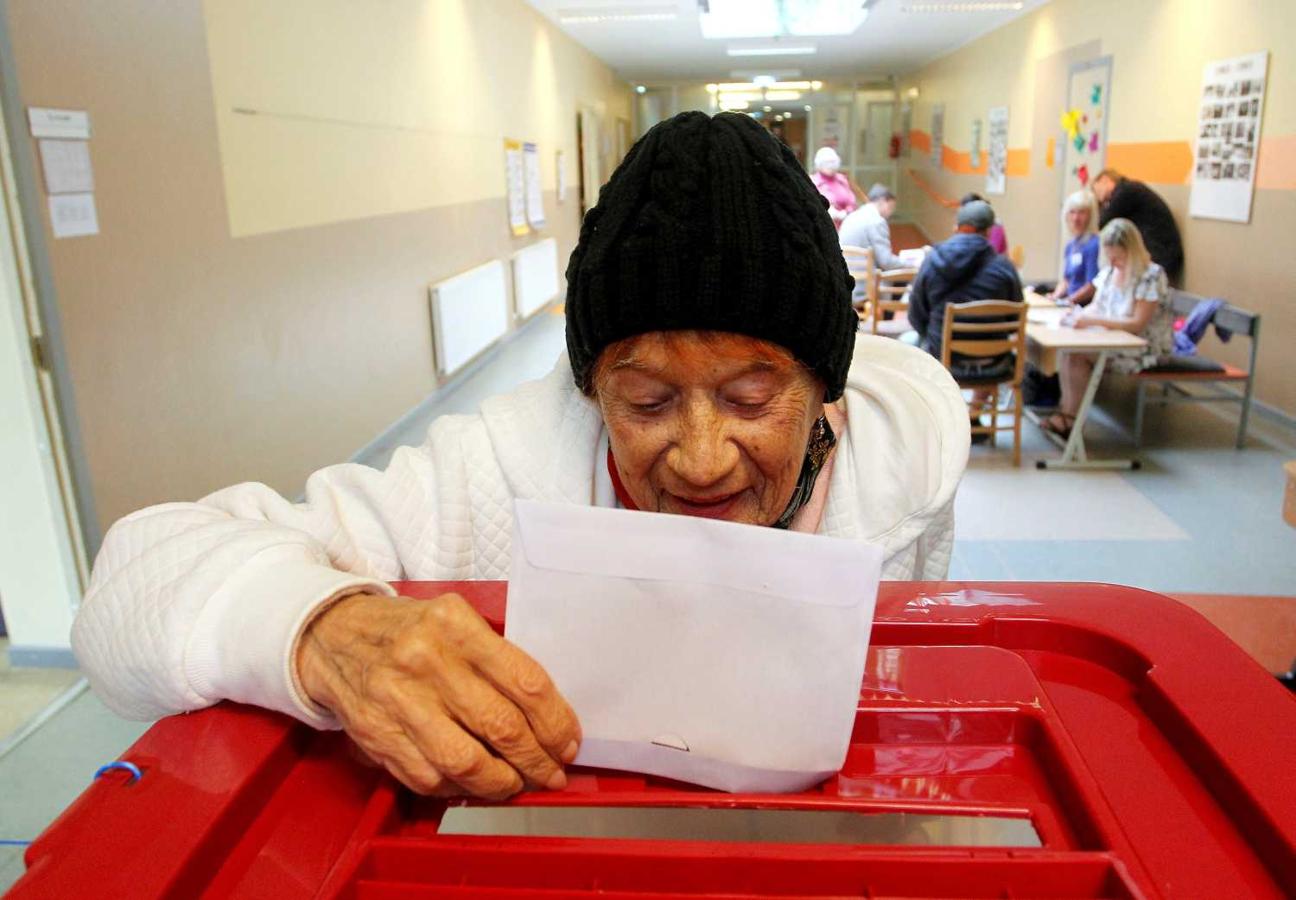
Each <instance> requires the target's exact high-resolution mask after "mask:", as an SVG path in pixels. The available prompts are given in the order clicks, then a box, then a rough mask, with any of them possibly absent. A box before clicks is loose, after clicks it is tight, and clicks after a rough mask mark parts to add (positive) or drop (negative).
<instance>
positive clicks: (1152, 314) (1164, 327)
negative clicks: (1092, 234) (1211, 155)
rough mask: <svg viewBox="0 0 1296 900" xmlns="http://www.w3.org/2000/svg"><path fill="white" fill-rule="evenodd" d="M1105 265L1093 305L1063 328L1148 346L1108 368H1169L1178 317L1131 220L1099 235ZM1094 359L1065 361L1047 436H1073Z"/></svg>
mask: <svg viewBox="0 0 1296 900" xmlns="http://www.w3.org/2000/svg"><path fill="white" fill-rule="evenodd" d="M1098 240H1099V243H1100V244H1101V245H1102V253H1103V256H1104V258H1105V262H1106V264H1105V265H1104V267H1103V269H1102V271H1100V272H1099V273H1098V276H1097V277H1096V278H1094V280H1093V288H1094V297H1093V301H1092V302H1091V303H1090V304H1089V305H1088V306H1086V307H1083V308H1080V307H1076V308H1074V309H1072V311H1071V312H1069V313H1068V314H1067V315H1066V316H1065V317H1064V318H1063V320H1062V321H1063V324H1064V325H1070V326H1071V327H1072V328H1115V329H1119V330H1121V331H1128V332H1130V333H1131V334H1137V335H1141V336H1142V337H1144V338H1146V339H1147V342H1148V345H1147V348H1146V349H1145V350H1143V352H1141V353H1140V354H1138V355H1137V356H1130V355H1123V354H1122V355H1114V356H1112V357H1111V359H1110V360H1109V362H1108V365H1109V366H1110V367H1111V368H1112V369H1113V370H1115V371H1117V372H1124V373H1125V374H1130V375H1132V374H1134V373H1135V372H1140V371H1142V370H1143V369H1145V368H1147V367H1149V366H1155V365H1161V364H1163V363H1165V362H1166V361H1167V360H1168V359H1169V357H1170V355H1171V353H1172V352H1173V349H1174V315H1173V313H1172V311H1171V308H1170V287H1169V284H1168V282H1167V280H1166V273H1165V270H1164V269H1162V268H1161V267H1160V266H1158V265H1157V264H1156V263H1154V262H1152V257H1151V256H1150V255H1149V254H1148V250H1147V247H1146V246H1144V244H1143V237H1142V235H1140V234H1139V230H1138V228H1137V227H1136V226H1135V225H1134V223H1133V222H1131V221H1130V220H1129V219H1112V220H1111V221H1110V222H1108V223H1107V225H1106V226H1105V227H1104V228H1103V230H1102V233H1101V234H1099V235H1098ZM1094 359H1095V357H1094V356H1093V355H1092V354H1089V353H1067V354H1065V355H1064V357H1063V359H1062V371H1061V376H1062V403H1061V404H1060V405H1059V407H1058V411H1057V412H1056V413H1054V414H1053V415H1052V416H1050V417H1049V418H1048V419H1046V420H1044V422H1043V423H1042V425H1043V427H1044V429H1045V430H1046V431H1051V432H1053V433H1054V434H1056V435H1058V436H1059V437H1062V438H1068V437H1070V436H1071V427H1072V426H1073V425H1074V424H1075V417H1076V412H1077V411H1078V410H1079V408H1080V398H1081V397H1082V396H1084V390H1085V385H1087V384H1088V383H1089V376H1090V375H1091V374H1092V373H1093V367H1094Z"/></svg>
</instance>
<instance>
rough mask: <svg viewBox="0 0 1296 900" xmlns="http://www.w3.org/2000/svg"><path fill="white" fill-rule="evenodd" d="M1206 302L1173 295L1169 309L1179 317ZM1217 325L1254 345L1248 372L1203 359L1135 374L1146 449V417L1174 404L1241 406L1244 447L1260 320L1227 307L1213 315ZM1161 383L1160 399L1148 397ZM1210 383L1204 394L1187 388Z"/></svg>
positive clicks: (1137, 431) (1137, 437)
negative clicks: (1233, 387)
mask: <svg viewBox="0 0 1296 900" xmlns="http://www.w3.org/2000/svg"><path fill="white" fill-rule="evenodd" d="M1204 299H1205V298H1204V297H1199V296H1198V295H1196V294H1190V293H1188V292H1187V291H1178V290H1176V291H1171V294H1170V305H1171V308H1172V309H1173V311H1174V315H1175V317H1176V318H1178V317H1180V316H1186V315H1188V314H1189V313H1190V312H1192V310H1193V307H1195V306H1196V305H1197V304H1198V303H1201V302H1202V301H1203V300H1204ZM1215 324H1216V325H1218V326H1219V327H1221V328H1226V329H1228V330H1229V331H1231V332H1233V336H1234V337H1246V338H1249V339H1250V341H1251V357H1250V361H1249V362H1248V363H1247V367H1246V368H1245V369H1239V368H1237V367H1236V366H1230V365H1228V364H1225V363H1219V362H1215V361H1214V360H1212V359H1209V358H1207V357H1204V356H1185V357H1180V358H1176V360H1175V362H1174V363H1173V364H1171V365H1168V366H1156V367H1154V368H1151V369H1144V370H1143V371H1142V372H1139V373H1138V374H1137V375H1135V376H1134V380H1135V382H1136V383H1137V384H1138V401H1137V405H1136V407H1135V411H1134V446H1136V447H1141V446H1142V445H1143V415H1144V412H1145V410H1146V408H1147V407H1148V406H1169V405H1171V404H1175V403H1238V404H1241V406H1242V412H1241V414H1240V416H1239V417H1238V431H1237V446H1238V449H1239V450H1240V449H1242V447H1243V445H1244V444H1245V443H1246V430H1247V419H1248V417H1249V416H1250V414H1251V395H1252V392H1253V390H1254V388H1255V369H1256V354H1257V352H1258V349H1259V346H1260V316H1259V314H1258V313H1253V312H1247V311H1246V310H1244V309H1238V308H1237V307H1236V306H1232V305H1230V304H1227V303H1226V304H1224V305H1223V306H1221V307H1220V308H1219V311H1218V312H1217V313H1216V314H1215ZM1230 382H1231V383H1234V384H1240V385H1241V386H1242V391H1241V392H1240V393H1239V392H1238V391H1233V390H1228V389H1227V388H1225V387H1223V386H1222V385H1224V384H1227V383H1230ZM1154 384H1159V385H1160V386H1161V393H1160V395H1159V396H1148V386H1149V385H1154ZM1190 384H1196V385H1206V386H1208V388H1209V390H1208V391H1207V392H1205V393H1199V392H1195V391H1190V390H1188V388H1187V387H1186V385H1190Z"/></svg>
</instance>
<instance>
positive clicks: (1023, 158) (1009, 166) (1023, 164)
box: [1004, 148, 1030, 178]
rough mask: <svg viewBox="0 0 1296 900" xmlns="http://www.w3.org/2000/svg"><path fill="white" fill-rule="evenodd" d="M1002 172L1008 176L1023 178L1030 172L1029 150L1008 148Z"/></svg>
mask: <svg viewBox="0 0 1296 900" xmlns="http://www.w3.org/2000/svg"><path fill="white" fill-rule="evenodd" d="M1004 174H1005V175H1007V176H1008V177H1009V178H1025V177H1026V176H1027V175H1029V174H1030V150H1013V149H1012V148H1009V150H1008V159H1007V160H1006V161H1005V163H1004Z"/></svg>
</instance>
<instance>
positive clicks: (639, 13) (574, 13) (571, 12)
mask: <svg viewBox="0 0 1296 900" xmlns="http://www.w3.org/2000/svg"><path fill="white" fill-rule="evenodd" d="M678 16H679V11H678V10H677V9H676V8H675V7H673V6H625V5H622V6H581V7H575V8H571V9H560V10H558V21H559V22H561V23H562V24H564V25H594V24H598V23H600V22H665V21H669V20H671V19H675V18H678Z"/></svg>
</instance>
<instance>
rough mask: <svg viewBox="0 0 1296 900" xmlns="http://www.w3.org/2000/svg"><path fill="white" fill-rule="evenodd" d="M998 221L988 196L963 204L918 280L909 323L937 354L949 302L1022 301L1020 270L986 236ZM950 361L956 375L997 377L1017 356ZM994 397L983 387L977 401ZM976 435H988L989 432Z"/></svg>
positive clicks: (925, 346)
mask: <svg viewBox="0 0 1296 900" xmlns="http://www.w3.org/2000/svg"><path fill="white" fill-rule="evenodd" d="M994 221H995V216H994V210H993V209H991V208H990V204H989V203H986V202H985V201H983V200H973V201H971V202H970V203H966V204H964V205H963V206H961V207H959V210H958V215H957V217H956V218H955V233H954V236H953V237H951V238H950V239H949V240H947V241H945V242H944V243H941V244H937V245H936V246H935V247H932V248H931V250H930V251H929V252H928V253H927V257H926V259H924V260H923V264H922V268H921V269H919V270H918V275H917V277H916V278H914V283H913V290H912V291H911V293H910V295H909V324H910V325H912V326H913V327H914V330H915V331H917V332H918V336H919V345H920V346H921V347H922V348H923V349H924V350H926V351H927V352H928V353H930V354H931V355H932V356H935V357H937V358H939V357H940V355H941V334H942V331H943V329H944V327H945V307H946V305H947V304H950V303H966V302H968V301H971V300H1011V301H1014V302H1017V303H1021V302H1022V299H1023V298H1022V285H1021V280H1020V279H1019V278H1018V276H1017V268H1016V267H1015V266H1014V265H1013V264H1012V262H1011V261H1010V260H1009V259H1008V257H1006V256H1001V255H1000V254H998V253H996V252H995V250H994V248H993V247H991V246H990V242H989V241H988V240H987V239H986V234H987V233H988V232H989V230H990V226H992V225H994ZM950 362H951V366H950V369H951V374H953V375H954V377H955V378H956V379H973V378H978V377H985V378H992V377H995V376H997V375H999V374H1000V373H1001V372H1003V371H1004V370H1005V369H1006V368H1007V367H1008V366H1011V365H1012V364H1013V362H1014V361H1013V359H1012V356H1011V354H1007V355H1005V356H997V357H990V358H984V359H982V358H968V357H964V356H961V355H959V354H955V356H954V357H953V358H952V359H951V360H950ZM991 396H992V393H991V391H990V390H989V389H988V388H987V389H978V390H977V391H976V394H975V397H974V400H976V401H979V402H980V403H982V404H984V403H985V402H986V401H987V400H989V399H990V397H991ZM974 424H975V423H974ZM973 437H974V439H976V438H988V436H987V435H984V434H978V435H974V436H973Z"/></svg>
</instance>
